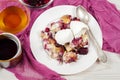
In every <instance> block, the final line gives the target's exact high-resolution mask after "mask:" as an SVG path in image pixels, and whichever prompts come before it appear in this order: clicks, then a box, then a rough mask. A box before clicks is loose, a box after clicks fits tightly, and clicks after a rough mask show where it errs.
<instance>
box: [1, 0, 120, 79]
mask: <svg viewBox="0 0 120 80" xmlns="http://www.w3.org/2000/svg"><path fill="white" fill-rule="evenodd" d="M2 1H5V0H2ZM57 5H75V6H77V5H83V6H84V7H85V8H86V9H87V10H88V11H89V12H90V13H91V14H92V15H93V16H94V17H95V19H96V20H97V21H98V23H99V25H100V28H101V31H102V33H103V49H104V50H107V51H112V52H116V53H120V47H119V45H120V36H119V35H120V12H119V11H118V10H117V9H116V7H115V6H114V5H113V4H111V3H109V2H108V1H107V0H54V2H53V3H52V4H51V5H50V6H49V7H47V8H45V9H41V10H37V9H30V11H31V21H30V24H29V26H28V28H27V29H26V30H25V31H24V32H22V33H20V34H18V35H17V36H18V37H19V39H20V40H21V42H22V47H23V59H22V61H21V62H20V63H19V64H18V65H17V66H15V67H13V68H8V70H9V71H11V72H13V73H14V74H15V75H16V77H17V78H18V79H19V80H64V79H63V78H62V77H61V76H60V75H59V74H57V73H56V72H54V71H52V70H50V69H48V68H47V67H46V66H45V65H42V64H41V63H39V62H37V61H36V60H35V58H34V57H33V55H32V52H31V49H30V42H29V33H30V29H31V27H32V24H33V22H34V21H35V19H36V18H37V17H38V16H39V15H40V14H41V13H42V12H44V11H45V10H47V9H49V8H51V7H53V6H57ZM0 7H1V6H0Z"/></svg>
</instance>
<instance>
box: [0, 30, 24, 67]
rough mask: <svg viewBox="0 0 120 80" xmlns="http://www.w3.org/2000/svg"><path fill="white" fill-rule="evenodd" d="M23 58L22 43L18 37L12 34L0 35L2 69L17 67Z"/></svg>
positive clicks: (0, 62)
mask: <svg viewBox="0 0 120 80" xmlns="http://www.w3.org/2000/svg"><path fill="white" fill-rule="evenodd" d="M21 58H22V49H21V43H20V40H19V39H18V37H17V36H15V35H14V34H11V33H6V32H5V33H1V34H0V67H2V68H8V67H13V66H15V65H16V64H17V63H18V62H19V61H20V60H21Z"/></svg>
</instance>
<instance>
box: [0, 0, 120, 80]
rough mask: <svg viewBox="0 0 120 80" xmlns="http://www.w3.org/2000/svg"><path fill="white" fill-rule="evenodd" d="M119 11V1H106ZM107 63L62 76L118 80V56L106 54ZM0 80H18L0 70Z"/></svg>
mask: <svg viewBox="0 0 120 80" xmlns="http://www.w3.org/2000/svg"><path fill="white" fill-rule="evenodd" d="M108 1H110V2H112V3H114V4H115V5H116V7H117V8H118V9H119V10H120V0H108ZM105 53H106V54H107V57H108V62H107V63H105V64H103V63H97V62H96V63H95V64H94V65H93V66H91V67H90V68H89V69H87V70H85V71H83V72H81V73H78V74H75V75H69V76H63V77H65V78H66V79H67V80H120V55H118V54H114V53H111V52H106V51H105ZM0 80H18V79H17V78H16V77H15V76H14V74H13V73H11V72H9V71H7V70H5V69H0Z"/></svg>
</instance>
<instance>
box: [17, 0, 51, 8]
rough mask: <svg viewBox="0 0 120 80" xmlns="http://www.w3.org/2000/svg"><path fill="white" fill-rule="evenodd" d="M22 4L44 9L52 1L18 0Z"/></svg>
mask: <svg viewBox="0 0 120 80" xmlns="http://www.w3.org/2000/svg"><path fill="white" fill-rule="evenodd" d="M19 1H20V2H21V3H22V4H24V5H26V6H28V7H31V8H45V7H47V6H48V5H50V4H51V3H52V2H53V0H19Z"/></svg>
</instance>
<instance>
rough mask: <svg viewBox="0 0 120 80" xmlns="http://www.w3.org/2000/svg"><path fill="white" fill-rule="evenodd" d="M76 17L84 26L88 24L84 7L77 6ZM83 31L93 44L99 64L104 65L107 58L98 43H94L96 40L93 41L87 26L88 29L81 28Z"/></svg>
mask: <svg viewBox="0 0 120 80" xmlns="http://www.w3.org/2000/svg"><path fill="white" fill-rule="evenodd" d="M76 17H78V18H80V20H81V21H82V22H84V23H85V24H88V22H89V15H88V12H87V10H86V9H85V8H84V7H82V6H78V7H77V8H76ZM83 30H85V31H86V32H87V33H88V35H89V37H90V39H91V41H93V44H94V46H95V48H96V50H97V51H98V54H97V55H98V59H99V61H100V62H103V63H106V62H107V56H106V55H105V53H104V52H103V51H102V49H101V47H100V46H99V44H98V42H97V41H96V39H95V37H94V35H93V33H92V31H91V30H90V27H89V25H88V28H83Z"/></svg>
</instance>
